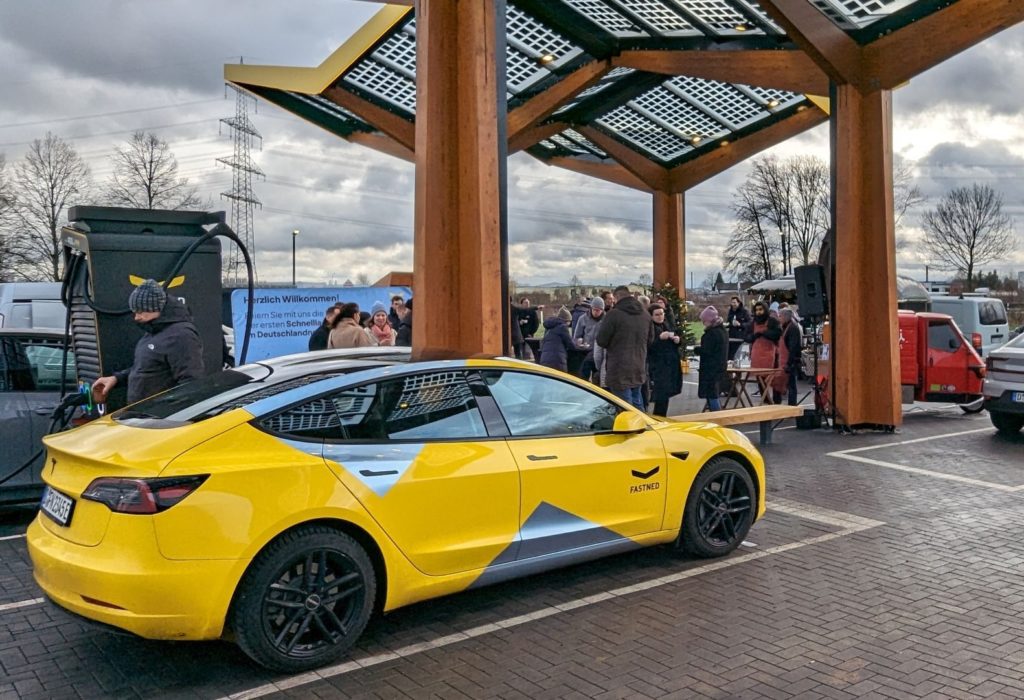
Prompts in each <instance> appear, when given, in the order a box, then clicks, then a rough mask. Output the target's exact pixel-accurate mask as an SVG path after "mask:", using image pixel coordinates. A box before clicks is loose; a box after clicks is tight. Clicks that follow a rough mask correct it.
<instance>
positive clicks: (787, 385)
mask: <svg viewBox="0 0 1024 700" xmlns="http://www.w3.org/2000/svg"><path fill="white" fill-rule="evenodd" d="M779 321H780V322H781V324H782V337H781V338H780V339H779V343H778V348H779V373H778V374H776V375H775V377H774V378H773V379H772V391H773V393H774V394H775V403H782V394H783V393H784V392H785V393H786V403H788V404H789V405H790V406H796V379H797V376H798V375H799V374H800V345H801V341H800V323H799V321H798V319H797V318H796V316H795V314H794V313H793V309H791V308H788V307H787V308H784V309H781V310H779Z"/></svg>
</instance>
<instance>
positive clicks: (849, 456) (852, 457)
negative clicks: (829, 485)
mask: <svg viewBox="0 0 1024 700" xmlns="http://www.w3.org/2000/svg"><path fill="white" fill-rule="evenodd" d="M991 432H992V428H975V429H974V430H959V431H957V432H955V433H943V434H942V435H931V436H929V437H924V438H915V439H913V440H902V441H900V442H887V443H885V444H884V445H869V446H867V447H855V448H853V449H850V450H839V451H838V452H829V453H827V454H826V456H827V457H838V458H839V459H845V460H847V461H850V462H860V463H861V464H870V465H872V466H875V467H883V468H885V469H893V470H895V471H900V472H906V473H908V474H921V475H922V476H930V477H932V478H935V479H945V480H946V481H956V482H958V483H961V484H969V485H971V486H980V487H982V488H986V489H992V490H993V491H1002V492H1004V493H1017V492H1018V491H1024V484H1020V485H1018V486H1009V485H1007V484H996V483H994V482H991V481H984V480H983V479H974V478H971V477H969V476H960V475H959V474H945V473H943V472H937V471H932V470H931V469H923V468H921V467H911V466H908V465H906V464H899V463H898V462H887V461H885V460H883V459H872V458H870V457H863V456H861V455H859V454H854V453H855V452H867V451H868V450H881V449H883V448H886V447H897V446H899V445H911V444H914V443H918V442H930V441H933V440H941V439H943V438H951V437H957V436H960V435H972V434H975V433H991Z"/></svg>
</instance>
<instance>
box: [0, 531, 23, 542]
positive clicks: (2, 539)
mask: <svg viewBox="0 0 1024 700" xmlns="http://www.w3.org/2000/svg"><path fill="white" fill-rule="evenodd" d="M24 538H25V533H24V532H23V533H21V534H20V535H4V536H3V537H0V542H6V541H7V540H20V539H24Z"/></svg>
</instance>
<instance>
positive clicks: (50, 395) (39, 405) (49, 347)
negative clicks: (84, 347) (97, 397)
mask: <svg viewBox="0 0 1024 700" xmlns="http://www.w3.org/2000/svg"><path fill="white" fill-rule="evenodd" d="M21 344H22V349H23V350H24V353H25V357H26V358H27V359H28V363H29V367H30V368H31V371H32V376H33V378H34V388H33V389H32V390H30V391H26V392H25V394H24V397H25V403H26V404H27V405H28V417H29V420H30V421H31V424H32V428H31V433H32V444H33V445H34V446H35V448H36V449H39V448H41V447H42V446H43V443H42V440H43V437H44V436H45V435H47V434H48V433H49V432H50V425H51V423H52V416H53V409H54V408H56V406H57V404H59V403H60V398H61V394H62V392H61V390H60V379H61V364H62V359H63V356H64V345H63V342H61V341H60V340H57V339H54V338H46V337H41V336H31V335H26V336H24V337H23V338H22V341H21ZM64 381H65V385H64V386H65V387H67V390H68V391H71V390H72V389H77V382H76V379H75V358H74V353H73V352H72V351H71V350H70V349H69V350H68V361H67V369H66V374H65V379H64ZM40 466H41V463H40ZM32 477H33V482H32V483H37V484H40V485H41V484H42V483H43V482H42V476H41V474H40V469H38V468H34V469H33V470H32Z"/></svg>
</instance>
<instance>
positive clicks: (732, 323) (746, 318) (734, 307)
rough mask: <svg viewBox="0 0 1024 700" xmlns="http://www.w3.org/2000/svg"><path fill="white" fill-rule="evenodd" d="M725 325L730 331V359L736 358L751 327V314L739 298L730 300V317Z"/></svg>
mask: <svg viewBox="0 0 1024 700" xmlns="http://www.w3.org/2000/svg"><path fill="white" fill-rule="evenodd" d="M725 325H726V326H728V330H729V359H730V360H731V359H733V358H734V357H735V356H736V351H737V350H738V349H739V347H740V344H741V343H742V342H743V340H744V339H745V338H746V337H747V333H748V332H749V331H748V330H747V327H748V326H749V325H750V312H749V311H747V307H746V306H744V305H743V302H742V301H740V298H739V297H735V296H734V297H733V298H732V299H730V300H729V315H728V316H727V317H726V319H725Z"/></svg>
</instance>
